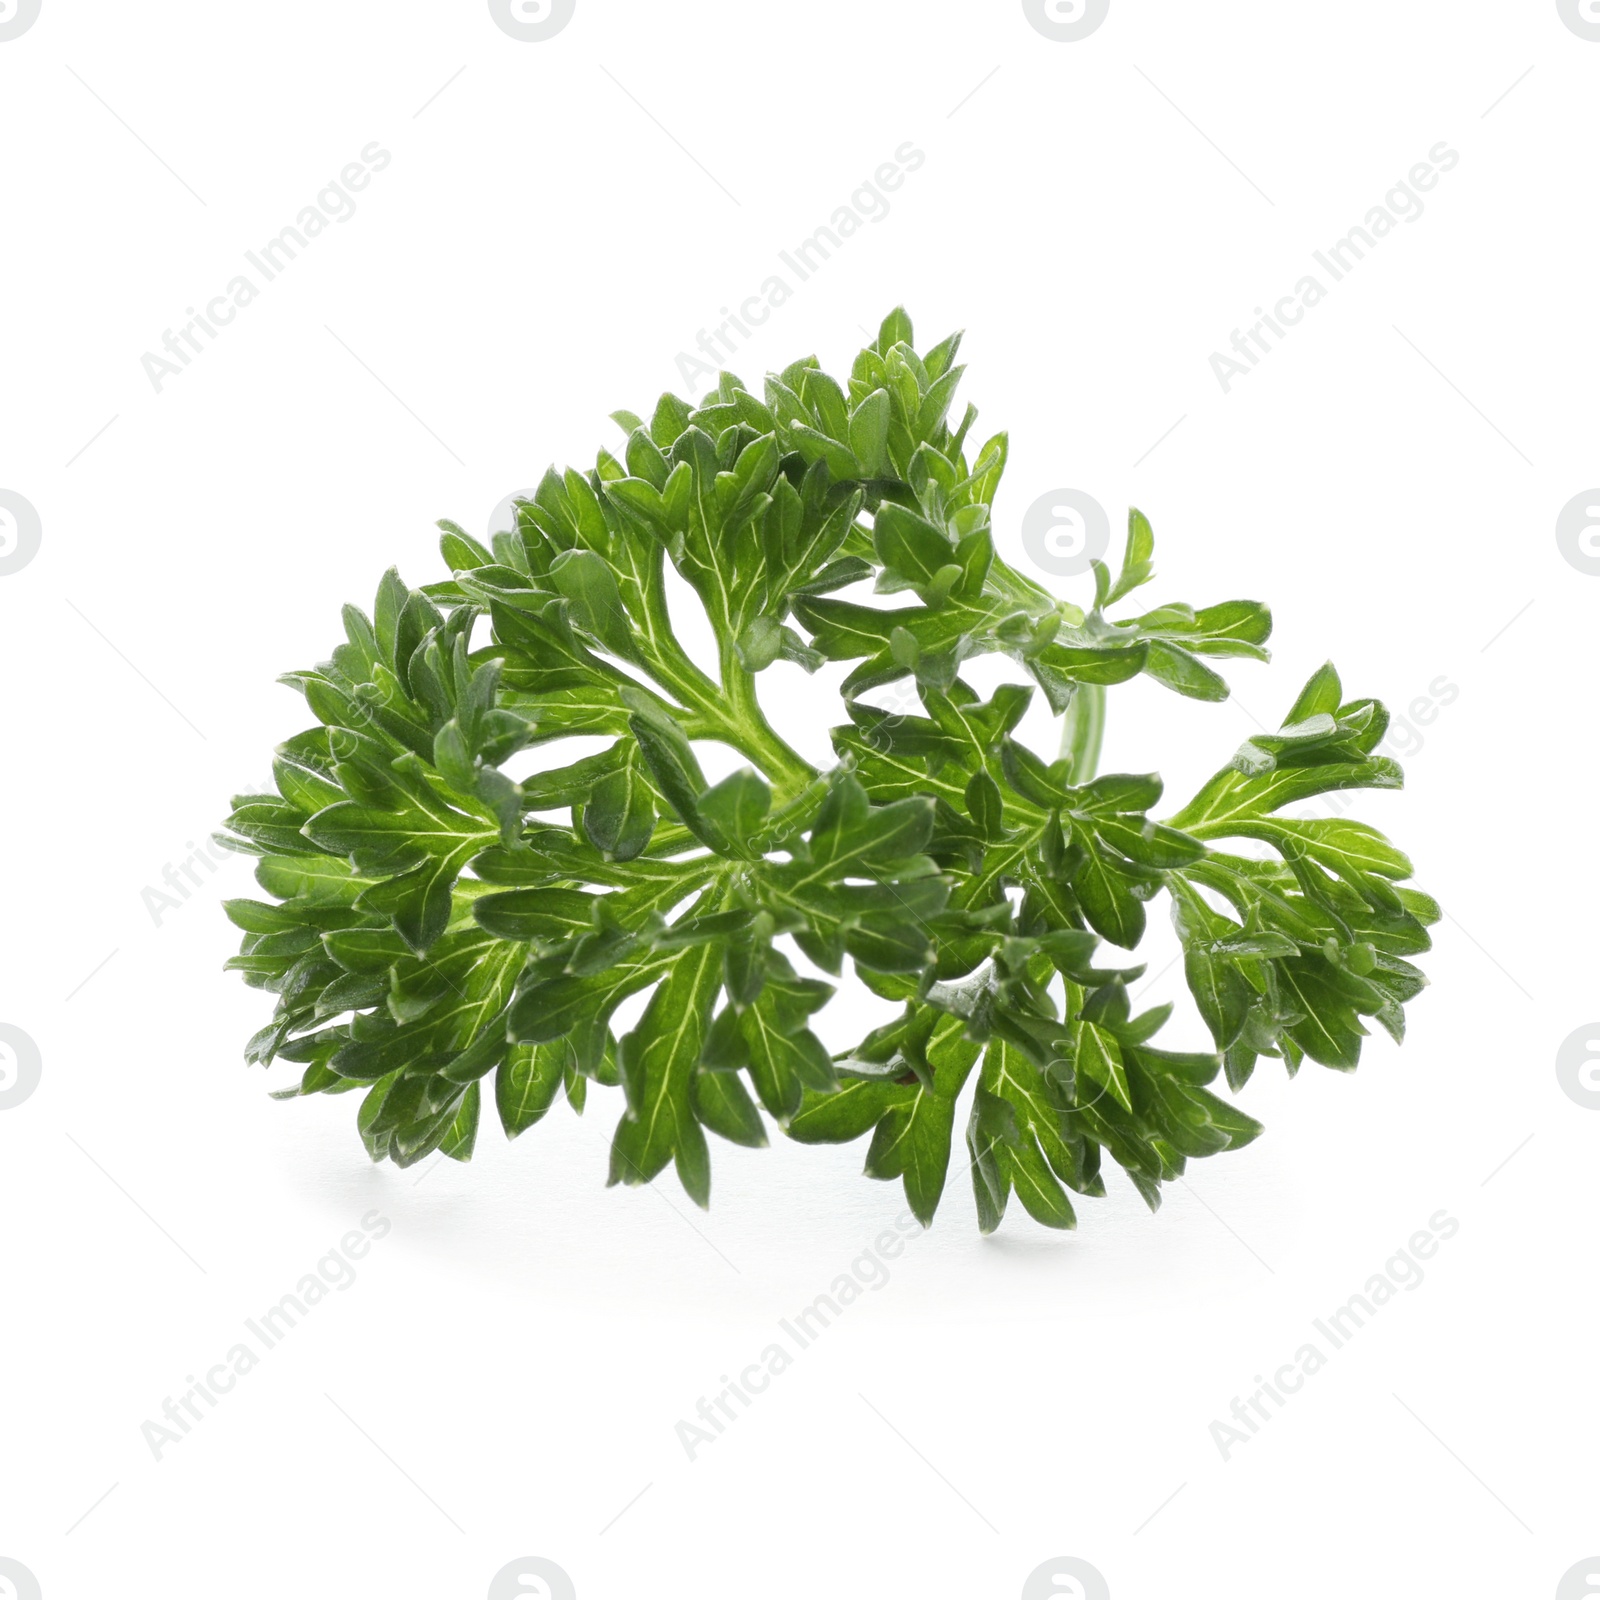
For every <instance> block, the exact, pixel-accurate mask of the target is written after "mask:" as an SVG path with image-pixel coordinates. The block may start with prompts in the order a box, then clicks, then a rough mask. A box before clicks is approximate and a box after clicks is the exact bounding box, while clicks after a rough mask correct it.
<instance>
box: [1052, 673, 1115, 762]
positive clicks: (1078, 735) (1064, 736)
mask: <svg viewBox="0 0 1600 1600" xmlns="http://www.w3.org/2000/svg"><path fill="white" fill-rule="evenodd" d="M1105 732H1106V690H1105V685H1104V684H1102V683H1080V684H1079V685H1078V687H1077V689H1076V691H1075V692H1074V693H1073V696H1072V699H1071V700H1070V701H1069V702H1068V704H1067V710H1066V714H1065V715H1064V716H1063V717H1062V719H1061V758H1062V760H1064V761H1065V762H1066V763H1067V782H1068V783H1069V784H1074V785H1076V784H1080V783H1087V782H1088V781H1089V780H1090V779H1091V778H1092V777H1093V776H1094V775H1095V773H1096V772H1097V771H1098V770H1099V767H1100V745H1101V742H1102V741H1103V740H1104V738H1105Z"/></svg>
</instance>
